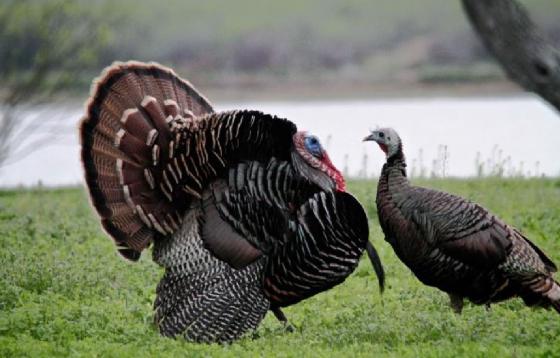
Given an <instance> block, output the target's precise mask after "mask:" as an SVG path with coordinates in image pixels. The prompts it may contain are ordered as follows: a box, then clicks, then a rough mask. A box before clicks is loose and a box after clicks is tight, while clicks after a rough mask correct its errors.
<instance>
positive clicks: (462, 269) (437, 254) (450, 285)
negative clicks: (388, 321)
mask: <svg viewBox="0 0 560 358" xmlns="http://www.w3.org/2000/svg"><path fill="white" fill-rule="evenodd" d="M364 141H375V142H377V143H378V144H379V147H381V149H382V150H383V151H384V152H385V154H386V155H387V162H386V164H385V165H384V166H383V170H382V171H381V177H380V178H379V184H378V187H377V200H376V202H377V213H378V216H379V222H380V224H381V228H382V229H383V232H384V233H385V240H386V241H388V242H389V243H390V244H391V246H392V247H393V249H394V250H395V253H396V254H397V256H398V257H399V258H400V259H401V261H402V262H404V263H405V265H407V266H408V268H409V269H410V270H412V272H413V273H414V274H415V275H416V277H418V279H419V280H420V281H422V282H423V283H424V284H426V285H429V286H434V287H437V288H439V289H441V290H443V291H445V292H447V293H448V294H449V297H450V299H451V306H452V308H453V309H454V310H455V311H456V312H458V313H460V312H461V310H462V307H463V298H468V299H469V300H470V301H471V302H473V303H475V304H487V305H489V304H490V303H492V302H497V301H501V300H505V299H508V298H511V297H513V296H520V297H521V298H522V299H523V300H524V301H525V303H526V304H527V305H528V306H533V305H538V306H543V307H549V306H552V307H554V309H556V311H558V312H560V286H559V285H558V283H557V282H556V281H555V280H554V279H553V277H552V273H553V272H556V266H555V265H554V263H553V262H552V261H551V260H550V259H549V258H548V257H547V256H546V255H545V254H544V253H543V252H542V251H541V250H540V249H539V248H538V247H537V246H535V245H534V244H533V243H532V242H531V241H529V239H527V238H526V237H525V236H523V235H522V234H521V233H520V232H519V231H518V230H516V229H515V228H513V227H511V226H509V225H507V224H506V223H504V222H503V221H502V220H500V219H499V218H498V217H496V216H494V215H492V214H491V213H489V212H488V211H487V210H486V209H484V208H483V207H481V206H479V205H477V204H474V203H472V202H470V201H468V200H465V199H463V198H460V197H458V196H455V195H451V194H447V193H444V192H440V191H436V190H430V189H425V188H420V187H416V186H413V185H410V183H409V181H408V179H407V177H406V163H405V158H404V154H403V149H402V143H401V139H400V137H399V135H398V134H397V133H396V132H395V130H393V129H391V128H383V129H377V130H375V131H372V132H371V134H370V135H369V136H367V137H366V138H364Z"/></svg>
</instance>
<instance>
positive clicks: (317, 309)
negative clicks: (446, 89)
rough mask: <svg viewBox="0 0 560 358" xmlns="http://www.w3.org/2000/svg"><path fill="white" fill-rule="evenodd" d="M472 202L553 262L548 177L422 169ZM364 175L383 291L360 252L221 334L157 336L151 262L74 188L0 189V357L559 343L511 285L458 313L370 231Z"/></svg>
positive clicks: (387, 350) (554, 204)
mask: <svg viewBox="0 0 560 358" xmlns="http://www.w3.org/2000/svg"><path fill="white" fill-rule="evenodd" d="M421 184H422V185H426V186H430V187H434V188H439V189H443V190H447V191H450V192H454V193H457V194H460V195H463V196H466V197H468V198H471V199H473V200H476V201H477V202H480V203H481V204H483V205H485V206H486V207H488V208H489V209H491V210H492V211H493V212H494V213H496V214H498V215H500V216H501V217H502V218H504V219H505V220H507V221H508V222H509V223H511V224H512V225H515V226H517V227H518V228H520V229H521V230H522V231H523V232H525V233H526V234H527V235H528V236H529V237H530V238H531V239H532V240H533V241H534V242H536V243H537V244H538V245H539V246H540V247H542V248H543V249H544V250H545V251H546V252H548V253H549V255H550V256H551V257H552V258H553V259H554V260H555V261H556V262H560V181H559V180H557V179H555V180H553V179H535V180H513V179H511V180H498V179H481V180H430V181H424V182H422V183H421ZM374 188H375V182H374V181H368V182H352V183H350V190H351V191H352V192H354V193H355V194H356V195H357V196H358V198H359V199H360V201H361V202H362V203H363V204H364V205H365V206H366V207H367V210H368V213H369V216H370V218H371V221H370V226H371V240H372V241H373V242H374V244H375V246H376V247H377V248H378V250H379V252H380V255H381V258H382V260H383V263H384V265H385V269H386V271H387V289H386V292H385V294H384V295H383V296H380V295H379V293H378V290H377V281H376V278H375V276H374V274H373V272H372V269H371V267H370V265H369V263H368V261H367V260H366V259H364V260H362V262H361V263H360V265H359V267H358V269H357V270H356V272H355V273H354V274H353V275H352V276H351V277H350V278H349V279H348V280H347V281H346V282H345V283H344V284H342V285H340V286H338V287H336V288H335V289H333V290H331V291H329V292H327V293H323V294H320V295H318V296H316V297H314V298H311V299H308V300H306V301H304V302H302V303H300V304H298V305H296V306H294V307H290V308H288V309H286V314H287V316H288V318H289V319H290V321H291V322H292V323H293V324H294V325H295V326H296V327H297V330H296V332H295V333H286V332H284V331H283V330H282V328H281V326H280V324H279V323H278V322H276V320H275V319H274V317H273V316H272V315H267V317H266V319H265V321H264V322H263V324H262V325H261V326H260V328H259V329H258V331H257V332H256V335H255V337H247V338H245V339H243V340H241V341H239V342H237V343H235V344H231V345H197V344H190V343H186V342H184V341H181V340H172V339H167V338H163V337H160V336H159V334H158V332H157V331H156V329H155V328H154V327H153V326H152V324H151V319H152V302H153V300H154V297H155V287H156V284H157V282H158V280H159V277H160V276H161V274H162V271H161V269H160V268H159V267H157V266H156V265H155V264H154V263H153V262H151V259H150V255H149V254H147V255H144V257H143V258H142V259H141V260H140V262H139V263H138V264H131V263H127V262H125V261H124V260H122V259H120V258H119V257H118V256H117V254H116V251H115V248H114V247H113V243H112V242H111V240H109V239H108V238H107V237H106V235H105V234H104V233H103V232H102V231H101V229H100V227H99V224H98V222H97V219H96V218H95V216H94V214H93V212H92V210H91V209H90V207H89V204H88V201H87V198H86V196H85V193H84V192H83V190H81V189H61V190H32V191H0V357H13V356H20V355H23V356H51V355H56V356H63V355H68V356H73V357H74V356H115V357H121V356H125V357H126V356H130V357H132V356H134V357H136V356H185V355H188V356H230V357H238V356H240V355H248V356H282V357H284V356H285V357H302V356H314V357H315V356H332V355H336V356H339V355H342V356H398V357H408V356H464V355H467V356H480V357H488V356H498V357H501V356H547V357H548V356H553V355H556V356H559V355H560V351H559V347H560V337H559V335H558V332H560V317H559V316H558V315H557V314H556V313H554V312H553V311H545V310H532V309H529V308H526V307H524V306H523V304H522V302H521V301H520V300H518V299H516V300H511V301H508V302H505V303H501V304H498V305H494V306H492V309H491V310H490V311H487V310H486V309H485V308H484V307H480V306H473V305H470V304H468V305H467V306H466V308H465V310H464V312H463V315H462V316H456V315H455V314H453V313H452V312H451V310H450V309H449V307H448V306H447V297H446V295H444V294H443V293H441V292H439V291H437V290H435V289H432V288H429V287H425V286H422V285H421V284H420V283H419V282H418V281H417V280H416V279H415V278H414V277H413V276H412V274H411V273H410V272H409V271H408V270H407V269H406V268H405V267H404V265H403V264H401V263H400V262H399V261H398V259H397V258H396V256H395V255H394V253H393V251H392V249H391V248H390V246H389V245H388V244H387V243H386V242H384V241H383V236H382V234H381V231H380V229H379V227H378V225H377V219H376V213H375V204H374V195H375V194H374V192H375V189H374Z"/></svg>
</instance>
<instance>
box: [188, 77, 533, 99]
mask: <svg viewBox="0 0 560 358" xmlns="http://www.w3.org/2000/svg"><path fill="white" fill-rule="evenodd" d="M195 86H196V87H197V88H198V89H199V90H200V91H201V92H202V93H203V94H204V95H205V96H206V97H208V98H209V99H210V101H212V102H214V103H218V102H235V101H251V102H252V101H267V102H269V101H271V102H275V101H309V100H330V99H336V100H375V99H392V98H437V97H466V98H468V97H487V96H490V97H493V98H495V97H510V96H520V95H523V94H524V93H525V92H524V91H523V90H522V89H520V88H519V87H518V86H516V85H515V84H513V83H511V82H508V81H495V82H471V83H429V84H425V83H417V82H413V83H402V82H396V83H389V84H387V83H352V82H345V83H337V84H335V83H330V82H325V83H310V82H308V83H290V82H286V83H277V84H264V85H239V86H234V85H228V86H216V85H214V84H212V85H204V84H201V85H195Z"/></svg>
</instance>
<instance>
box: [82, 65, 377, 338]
mask: <svg viewBox="0 0 560 358" xmlns="http://www.w3.org/2000/svg"><path fill="white" fill-rule="evenodd" d="M86 111H87V112H86V115H85V117H84V119H83V121H82V124H81V128H80V135H81V145H82V151H81V155H82V160H83V166H84V170H85V179H86V183H87V187H88V189H89V192H90V195H91V201H92V203H93V206H94V207H95V209H96V210H97V213H98V214H99V216H100V218H101V223H102V225H103V227H104V229H105V230H106V231H107V233H108V234H109V235H110V236H111V237H112V238H113V239H114V241H115V242H116V244H117V246H118V250H119V252H120V253H121V255H123V256H124V257H125V258H127V259H130V260H138V259H139V257H140V254H141V252H142V251H143V250H144V249H145V248H146V247H148V246H150V244H153V251H152V257H153V260H154V261H155V262H156V263H158V264H159V265H161V266H163V267H164V268H165V274H164V276H163V278H162V279H161V281H160V283H159V284H158V286H157V297H156V301H155V304H154V306H155V322H156V324H157V326H158V327H159V330H160V332H161V333H162V334H163V335H166V336H172V337H175V336H183V337H185V338H186V339H188V340H192V341H197V342H228V341H232V340H234V339H236V338H238V337H240V336H241V335H242V334H243V333H245V332H247V331H248V330H251V329H254V328H256V327H257V326H258V324H259V323H260V321H261V320H262V319H263V318H264V316H265V314H266V312H267V311H268V310H269V309H270V310H272V311H273V312H274V313H275V315H276V317H278V319H280V320H282V321H284V322H286V318H285V316H284V315H283V313H282V312H281V310H280V307H284V306H288V305H292V304H294V303H297V302H299V301H301V300H303V299H305V298H308V297H311V296H313V295H315V294H317V293H319V292H322V291H325V290H327V289H329V288H331V287H333V286H335V285H337V284H339V283H341V282H343V281H344V280H345V278H346V277H348V275H350V273H352V271H353V270H354V269H355V268H356V266H357V264H358V261H359V259H360V257H361V255H362V253H363V251H364V249H366V248H367V251H368V254H369V256H370V259H371V260H372V263H373V266H374V268H375V271H376V273H377V275H378V278H379V282H380V287H382V286H383V279H384V274H383V268H382V266H381V262H380V260H379V257H378V256H377V253H376V252H375V249H374V248H373V246H372V245H371V244H370V243H369V242H368V231H369V230H368V222H367V217H366V214H365V213H364V210H363V209H362V207H361V205H360V204H359V203H358V202H357V201H356V199H354V197H353V196H352V195H350V194H348V193H346V192H345V182H344V179H343V177H342V175H341V174H340V172H339V171H338V170H337V169H336V168H335V167H334V166H333V164H332V163H331V161H330V160H329V156H328V155H327V153H326V152H325V150H324V149H323V148H322V147H321V144H320V143H319V141H318V139H317V138H316V137H314V136H312V135H310V134H307V133H306V132H297V130H296V126H295V125H294V124H293V123H292V122H290V121H288V120H286V119H280V118H277V117H274V116H271V115H267V114H263V113H261V112H258V111H245V110H244V111H231V112H222V113H215V112H214V110H213V109H212V106H211V104H210V102H209V101H208V100H207V99H206V98H204V97H203V96H202V95H201V94H200V93H199V92H197V90H196V89H195V88H194V87H193V86H192V85H191V84H190V83H189V82H187V81H185V80H183V79H181V78H179V77H177V76H176V75H175V74H174V73H173V71H172V70H170V69H168V68H164V67H162V66H160V65H157V64H154V63H150V64H144V63H138V62H128V63H115V64H113V65H112V66H110V67H109V68H107V69H106V70H105V71H104V72H103V74H102V75H101V77H100V78H99V79H97V80H96V81H95V82H94V86H93V91H92V94H91V98H90V100H89V102H88V104H87V108H86Z"/></svg>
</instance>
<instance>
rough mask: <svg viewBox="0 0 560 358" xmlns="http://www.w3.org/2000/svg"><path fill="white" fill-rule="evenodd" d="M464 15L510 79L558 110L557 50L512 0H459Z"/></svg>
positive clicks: (559, 65) (559, 73)
mask: <svg viewBox="0 0 560 358" xmlns="http://www.w3.org/2000/svg"><path fill="white" fill-rule="evenodd" d="M462 2H463V7H464V9H465V12H466V13H467V16H468V18H469V20H470V22H471V24H472V25H473V27H474V28H475V29H476V31H477V32H478V34H479V36H480V38H481V39H482V41H483V42H484V44H485V45H486V47H487V48H488V49H489V50H490V52H491V53H492V54H493V55H494V56H495V57H496V59H497V60H498V61H499V62H500V64H501V65H502V67H503V69H504V70H505V71H506V73H507V75H508V76H509V78H510V79H512V80H513V81H515V82H517V83H518V84H519V85H521V86H522V87H523V88H525V89H526V90H528V91H530V92H534V93H536V94H538V95H540V96H541V97H542V98H543V99H545V100H546V101H548V102H549V103H550V104H552V105H553V106H554V107H555V108H556V109H557V110H558V111H560V51H558V50H557V49H556V48H554V47H553V46H552V45H551V44H550V42H548V41H547V40H546V39H545V38H544V36H543V35H542V34H541V32H540V31H539V29H538V28H537V27H536V26H535V24H534V23H533V22H532V21H531V18H530V17H529V14H528V13H527V10H526V9H525V8H523V6H521V5H520V4H518V3H517V2H516V1H515V0H462Z"/></svg>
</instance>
